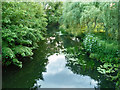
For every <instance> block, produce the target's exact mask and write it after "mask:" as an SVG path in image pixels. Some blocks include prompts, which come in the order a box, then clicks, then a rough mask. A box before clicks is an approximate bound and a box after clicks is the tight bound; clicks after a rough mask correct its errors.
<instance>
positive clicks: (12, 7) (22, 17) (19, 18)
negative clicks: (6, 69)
mask: <svg viewBox="0 0 120 90" xmlns="http://www.w3.org/2000/svg"><path fill="white" fill-rule="evenodd" d="M2 10H3V12H2V29H3V30H2V40H3V42H2V53H3V54H2V57H3V65H4V64H5V65H9V64H11V63H13V64H15V65H17V66H19V67H22V62H21V61H20V60H19V58H21V57H31V56H32V55H33V52H32V50H33V49H35V48H37V47H38V45H37V42H39V41H40V40H43V39H44V34H45V31H46V26H47V19H46V18H45V16H46V15H45V14H44V10H43V7H42V4H38V3H17V2H9V3H6V2H4V3H2Z"/></svg>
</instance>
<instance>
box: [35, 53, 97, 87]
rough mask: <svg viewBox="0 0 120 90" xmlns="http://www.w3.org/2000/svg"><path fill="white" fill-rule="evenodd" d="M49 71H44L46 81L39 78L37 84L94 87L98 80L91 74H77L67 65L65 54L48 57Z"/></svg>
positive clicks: (44, 85)
mask: <svg viewBox="0 0 120 90" xmlns="http://www.w3.org/2000/svg"><path fill="white" fill-rule="evenodd" d="M48 60H49V61H48V62H49V63H48V65H47V67H46V69H47V71H46V72H43V76H44V81H42V80H40V79H38V80H37V83H36V84H35V86H36V85H38V86H39V85H41V88H94V87H96V86H97V83H98V82H97V81H95V80H94V79H92V78H90V77H89V76H83V75H76V74H74V73H73V72H72V71H71V70H69V69H68V68H67V67H65V66H66V60H65V55H64V54H59V55H56V54H54V55H51V56H49V57H48Z"/></svg>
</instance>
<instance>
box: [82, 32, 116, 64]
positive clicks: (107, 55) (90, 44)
mask: <svg viewBox="0 0 120 90" xmlns="http://www.w3.org/2000/svg"><path fill="white" fill-rule="evenodd" d="M83 43H84V47H85V49H86V51H87V52H89V53H92V55H90V57H91V56H92V57H94V56H95V57H96V56H97V57H98V58H99V59H100V60H101V61H102V62H104V61H108V62H111V61H112V60H111V58H112V59H113V58H115V57H118V46H117V45H115V44H114V43H108V42H106V41H103V40H100V39H99V38H98V37H95V36H94V35H90V34H88V35H86V37H85V39H84V41H83ZM93 53H94V54H93ZM113 61H114V60H113Z"/></svg>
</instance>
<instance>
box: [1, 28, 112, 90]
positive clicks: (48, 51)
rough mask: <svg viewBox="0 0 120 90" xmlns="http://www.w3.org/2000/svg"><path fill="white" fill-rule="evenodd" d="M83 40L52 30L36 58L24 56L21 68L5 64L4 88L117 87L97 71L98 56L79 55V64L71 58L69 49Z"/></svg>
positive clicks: (40, 45)
mask: <svg viewBox="0 0 120 90" xmlns="http://www.w3.org/2000/svg"><path fill="white" fill-rule="evenodd" d="M80 44H81V43H80V40H79V39H78V38H75V37H71V36H69V35H62V34H61V32H59V31H58V32H57V33H55V32H54V30H53V32H51V33H49V34H48V36H47V39H46V40H44V41H41V42H40V43H39V48H38V49H37V50H35V51H34V55H33V59H29V58H23V61H24V62H23V68H22V69H19V68H17V67H15V66H9V67H7V68H6V67H3V88H95V87H101V88H114V84H113V82H111V81H109V80H107V78H106V77H105V76H103V75H101V74H99V73H98V72H97V70H96V68H97V66H99V63H98V62H95V60H90V59H89V58H88V57H86V56H84V55H83V56H82V57H77V58H76V59H80V62H79V63H80V64H77V63H76V62H74V60H71V59H73V58H71V57H72V56H70V55H71V53H69V51H67V50H68V49H69V48H71V47H72V48H73V47H78V46H80ZM83 62H84V63H83ZM84 64H85V65H84Z"/></svg>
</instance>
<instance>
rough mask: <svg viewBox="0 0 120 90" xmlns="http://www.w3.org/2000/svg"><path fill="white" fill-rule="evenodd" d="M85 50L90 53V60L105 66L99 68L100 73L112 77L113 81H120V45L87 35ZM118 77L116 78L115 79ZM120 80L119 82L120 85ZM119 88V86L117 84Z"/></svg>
mask: <svg viewBox="0 0 120 90" xmlns="http://www.w3.org/2000/svg"><path fill="white" fill-rule="evenodd" d="M83 43H84V47H85V50H86V51H87V52H89V53H90V56H89V57H90V58H92V59H97V60H100V61H101V62H102V63H103V65H100V67H98V68H97V70H98V72H100V73H102V74H105V75H106V76H108V77H111V79H112V80H114V81H117V80H118V79H119V69H118V68H119V65H120V61H119V53H120V52H119V51H118V45H116V44H114V43H108V42H107V41H103V40H100V39H99V38H98V37H95V36H93V35H86V38H85V39H84V41H83ZM114 77H116V78H114ZM119 82H120V80H118V81H117V83H119ZM116 86H117V87H119V85H117V84H116Z"/></svg>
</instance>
